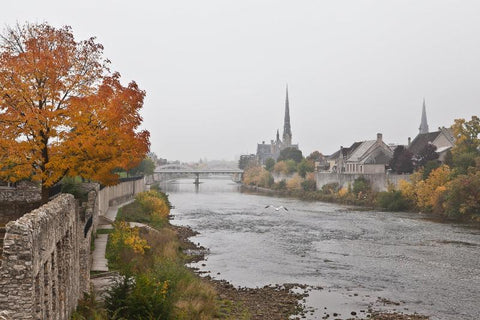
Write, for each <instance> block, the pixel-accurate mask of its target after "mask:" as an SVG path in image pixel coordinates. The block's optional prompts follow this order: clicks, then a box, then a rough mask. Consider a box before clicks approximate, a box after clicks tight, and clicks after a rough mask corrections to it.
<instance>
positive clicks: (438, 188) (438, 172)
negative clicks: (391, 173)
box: [415, 165, 451, 211]
mask: <svg viewBox="0 0 480 320" xmlns="http://www.w3.org/2000/svg"><path fill="white" fill-rule="evenodd" d="M450 176H451V170H450V167H448V166H446V165H442V166H440V167H438V168H437V169H435V170H433V171H432V172H431V173H430V175H429V176H428V178H427V179H426V180H422V181H419V182H418V183H417V184H416V186H415V191H416V195H417V205H418V207H419V208H420V209H422V210H425V211H432V210H434V209H435V210H436V211H438V210H441V207H442V205H441V203H440V202H441V200H442V199H443V194H444V193H445V191H446V190H447V186H446V185H447V183H448V182H449V181H450Z"/></svg>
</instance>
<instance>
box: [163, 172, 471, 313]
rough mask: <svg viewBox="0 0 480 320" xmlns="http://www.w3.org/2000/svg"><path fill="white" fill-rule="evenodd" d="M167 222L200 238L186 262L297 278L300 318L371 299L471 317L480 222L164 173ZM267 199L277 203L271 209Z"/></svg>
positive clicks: (361, 308) (240, 281) (227, 275)
mask: <svg viewBox="0 0 480 320" xmlns="http://www.w3.org/2000/svg"><path fill="white" fill-rule="evenodd" d="M162 188H163V189H164V190H165V191H166V192H167V193H168V194H169V195H170V200H171V202H172V203H173V205H174V206H175V209H173V210H172V214H173V216H174V218H173V221H172V223H173V224H177V225H183V226H185V225H188V226H190V227H192V229H194V230H195V231H198V232H199V235H198V236H195V237H193V238H192V241H193V242H195V243H199V244H200V245H202V246H204V247H206V248H209V250H210V251H209V254H208V255H207V256H206V260H205V261H201V262H198V263H196V264H194V265H193V266H194V267H197V268H199V269H200V271H204V272H209V274H210V276H212V277H213V278H217V279H224V280H227V281H229V282H230V283H232V284H233V285H235V286H242V287H243V286H246V287H261V286H264V285H268V284H282V283H299V284H306V285H309V286H312V287H321V288H322V289H320V288H317V289H313V290H312V291H311V292H309V294H310V295H309V297H308V298H307V299H306V301H305V304H306V307H307V309H308V310H309V312H308V315H307V318H308V319H319V318H321V317H322V316H324V315H326V314H330V315H332V313H333V312H336V313H339V314H340V316H338V317H337V318H339V319H345V318H350V317H352V316H351V313H352V312H356V313H357V316H358V317H360V316H362V315H364V314H365V313H364V312H365V310H366V309H367V308H368V307H369V306H370V307H373V309H380V310H387V311H393V310H394V311H397V312H404V313H414V312H417V313H420V314H424V315H429V316H431V319H442V320H443V319H445V320H451V319H469V320H470V319H480V302H479V301H480V300H479V299H480V230H479V229H477V228H473V227H469V226H468V225H465V224H445V223H438V222H433V221H430V220H428V219H426V217H424V216H422V215H420V214H414V213H385V212H372V211H358V210H355V209H354V208H351V207H347V206H342V205H337V204H329V203H322V202H306V201H301V200H296V199H287V198H276V197H267V196H260V195H253V194H247V193H242V192H240V189H239V186H238V184H235V183H234V182H232V181H230V180H226V179H225V180H222V179H217V180H203V183H201V184H200V186H197V187H196V186H195V185H194V184H193V183H192V180H191V179H185V180H177V181H171V182H169V183H167V184H164V185H163V186H162ZM267 205H274V206H280V205H283V206H285V207H286V208H287V209H288V211H285V210H280V211H275V210H274V209H272V208H265V206H267Z"/></svg>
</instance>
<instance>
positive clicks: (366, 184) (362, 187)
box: [352, 176, 371, 196]
mask: <svg viewBox="0 0 480 320" xmlns="http://www.w3.org/2000/svg"><path fill="white" fill-rule="evenodd" d="M370 191H371V187H370V181H368V180H367V179H365V177H363V176H361V177H358V178H357V179H355V180H354V181H353V185H352V192H353V194H355V195H357V196H358V195H359V194H360V193H361V194H367V193H369V192H370Z"/></svg>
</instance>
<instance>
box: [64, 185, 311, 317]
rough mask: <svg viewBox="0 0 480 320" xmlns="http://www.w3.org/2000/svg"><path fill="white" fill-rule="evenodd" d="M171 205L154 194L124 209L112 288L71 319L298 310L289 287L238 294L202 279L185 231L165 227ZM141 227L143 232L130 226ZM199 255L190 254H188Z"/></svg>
mask: <svg viewBox="0 0 480 320" xmlns="http://www.w3.org/2000/svg"><path fill="white" fill-rule="evenodd" d="M170 208H171V205H170V202H169V200H168V196H167V195H165V194H164V193H162V192H159V191H158V190H151V191H147V192H143V193H140V194H138V195H137V196H136V199H135V201H134V202H133V203H131V204H128V205H126V206H124V207H122V208H121V209H120V210H119V213H118V215H117V220H116V222H115V223H114V229H113V230H112V231H111V232H110V234H109V241H108V244H107V252H106V256H107V259H108V264H109V269H110V270H115V271H116V272H118V274H119V276H118V277H117V281H116V283H115V284H114V285H113V286H112V287H111V288H110V289H109V290H107V293H106V295H105V296H104V297H103V299H99V298H98V297H96V296H95V294H94V293H93V292H92V294H90V295H88V296H86V297H85V299H83V300H82V301H81V302H80V304H79V306H78V308H77V311H76V312H75V313H74V315H73V316H72V319H76V320H83V319H97V320H103V319H133V320H134V319H198V320H201V319H272V320H273V319H286V318H288V317H289V316H290V315H292V314H294V313H296V312H298V311H300V307H299V304H298V301H299V300H300V299H301V298H303V297H304V296H303V295H302V294H294V293H292V292H291V291H290V289H291V288H293V285H291V286H290V287H288V286H276V287H273V286H267V287H264V288H257V289H239V288H235V287H233V286H232V285H231V284H229V283H227V282H225V281H219V280H213V279H211V278H210V277H208V276H207V277H205V278H200V277H199V276H197V275H196V274H195V273H194V272H193V271H192V270H191V269H189V268H187V267H186V266H185V264H186V263H188V262H192V261H197V260H200V259H202V258H203V254H202V253H201V252H204V251H202V248H199V247H197V246H196V245H194V244H193V243H192V242H190V241H189V240H188V239H187V238H188V237H190V236H192V235H194V234H195V233H194V232H193V231H191V230H190V229H189V228H185V227H174V226H172V225H170V224H169V222H168V219H169V213H170ZM129 222H137V223H138V222H141V223H143V224H144V225H145V227H133V228H132V227H131V226H130V225H129ZM192 251H195V252H200V254H197V255H190V254H187V252H192Z"/></svg>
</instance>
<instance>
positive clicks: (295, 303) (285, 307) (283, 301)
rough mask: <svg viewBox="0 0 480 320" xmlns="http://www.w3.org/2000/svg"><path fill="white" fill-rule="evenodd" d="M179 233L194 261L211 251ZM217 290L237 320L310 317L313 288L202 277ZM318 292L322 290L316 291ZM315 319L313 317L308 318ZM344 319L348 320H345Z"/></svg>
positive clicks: (374, 314)
mask: <svg viewBox="0 0 480 320" xmlns="http://www.w3.org/2000/svg"><path fill="white" fill-rule="evenodd" d="M172 228H173V229H174V230H175V231H176V232H177V234H178V237H179V240H180V242H181V243H182V248H183V250H184V252H185V253H187V254H189V255H190V256H191V261H201V260H204V258H205V255H206V254H208V249H207V248H204V247H201V246H199V245H197V244H194V243H193V242H192V241H190V240H189V238H190V237H192V236H195V235H197V234H198V233H197V232H195V231H194V230H192V229H191V228H189V227H181V226H172ZM202 278H203V279H204V280H205V281H208V282H209V283H210V284H211V285H213V287H214V288H215V289H216V290H217V293H218V296H219V299H220V300H222V301H233V302H234V303H235V306H232V307H230V308H229V314H230V316H233V317H234V319H254V320H257V319H258V320H260V319H265V320H276V319H279V320H280V319H302V318H307V317H308V316H309V313H310V310H307V309H305V306H304V304H303V302H304V298H306V297H307V296H308V292H309V291H310V289H312V288H309V287H307V286H305V285H301V284H283V285H271V286H265V287H262V288H242V287H234V286H233V285H232V284H230V283H229V282H227V281H225V280H216V279H212V278H211V277H210V276H208V275H207V276H203V277H202ZM316 289H319V288H316ZM339 316H340V315H338V314H336V313H335V312H333V311H331V312H328V313H325V314H324V315H322V319H336V318H338V319H340V318H339ZM349 316H350V319H376V320H425V319H429V318H428V317H426V316H422V315H417V314H414V315H408V314H402V313H385V312H381V311H376V310H372V309H369V310H365V313H364V314H361V315H360V314H356V313H355V314H353V312H352V314H351V315H349ZM309 318H310V319H311V318H312V317H311V315H310V317H309ZM342 319H345V318H342Z"/></svg>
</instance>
